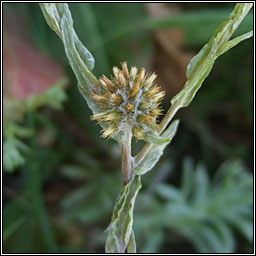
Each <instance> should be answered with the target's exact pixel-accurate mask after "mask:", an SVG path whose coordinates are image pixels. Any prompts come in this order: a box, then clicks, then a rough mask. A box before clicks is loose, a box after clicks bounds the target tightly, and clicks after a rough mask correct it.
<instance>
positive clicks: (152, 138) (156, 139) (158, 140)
mask: <svg viewBox="0 0 256 256" xmlns="http://www.w3.org/2000/svg"><path fill="white" fill-rule="evenodd" d="M144 140H145V141H147V142H150V143H153V144H156V145H162V144H164V143H168V142H170V141H171V138H169V137H167V138H166V137H163V136H160V135H158V134H156V133H153V132H147V133H145V134H144Z"/></svg>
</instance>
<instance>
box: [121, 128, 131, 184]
mask: <svg viewBox="0 0 256 256" xmlns="http://www.w3.org/2000/svg"><path fill="white" fill-rule="evenodd" d="M131 140H132V133H131V131H130V129H127V130H126V131H125V136H124V138H123V140H122V141H121V142H120V147H121V151H122V187H124V186H125V185H126V184H127V183H128V181H129V180H130V178H131V172H132V156H131Z"/></svg>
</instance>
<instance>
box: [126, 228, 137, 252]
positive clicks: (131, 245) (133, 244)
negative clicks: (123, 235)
mask: <svg viewBox="0 0 256 256" xmlns="http://www.w3.org/2000/svg"><path fill="white" fill-rule="evenodd" d="M127 253H136V241H135V234H134V231H133V230H132V233H131V236H130V240H129V243H128V246H127Z"/></svg>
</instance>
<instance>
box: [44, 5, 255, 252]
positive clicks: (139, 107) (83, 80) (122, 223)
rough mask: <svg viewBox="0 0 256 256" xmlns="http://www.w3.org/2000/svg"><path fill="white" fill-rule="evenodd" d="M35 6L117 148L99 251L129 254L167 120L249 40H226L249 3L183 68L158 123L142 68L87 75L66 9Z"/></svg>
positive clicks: (168, 133)
mask: <svg viewBox="0 0 256 256" xmlns="http://www.w3.org/2000/svg"><path fill="white" fill-rule="evenodd" d="M40 6H41V9H42V12H43V14H44V17H45V19H46V21H47V23H48V24H49V26H50V27H51V28H52V29H53V30H54V31H55V32H56V33H57V35H58V36H59V37H60V38H61V40H62V41H63V44H64V48H65V52H66V55H67V57H68V60H69V62H70V65H71V67H72V69H73V71H74V73H75V75H76V77H77V80H78V88H79V90H80V92H81V94H82V95H83V97H84V98H85V100H86V101H87V103H88V106H89V107H90V109H91V110H92V112H93V115H92V119H93V120H97V121H98V123H99V124H100V125H101V126H102V128H103V132H102V136H103V137H104V138H113V139H115V140H117V141H118V143H119V144H120V148H121V152H122V174H123V182H122V183H123V188H122V190H121V192H120V194H119V196H118V198H117V199H116V202H115V206H114V210H113V214H112V219H111V223H110V225H109V227H108V237H107V241H106V247H105V250H106V252H107V253H125V252H126V251H127V252H128V253H134V252H136V243H135V234H134V232H133V227H132V226H133V209H134V204H135V199H136V196H137V194H138V192H139V190H140V188H141V182H140V179H141V175H143V174H145V173H147V172H148V171H150V170H151V169H152V168H153V167H154V166H155V164H156V163H157V162H158V160H159V158H160V157H161V155H162V154H163V151H164V149H165V148H166V146H167V145H168V144H169V143H170V141H171V140H172V138H173V137H174V135H175V133H176V130H177V127H178V123H179V122H178V120H175V121H172V119H173V116H174V115H175V113H176V112H177V111H178V110H179V109H180V108H182V107H187V106H188V105H189V104H190V102H191V101H192V99H193V98H194V96H195V94H196V92H197V91H198V89H199V88H200V87H201V85H202V83H203V81H204V80H205V78H206V77H207V76H208V75H209V73H210V71H211V69H212V67H213V64H214V62H215V60H216V59H217V58H218V57H219V56H220V55H222V54H223V53H225V52H226V51H228V50H230V49H231V48H232V47H234V46H235V45H237V44H238V43H240V42H241V41H243V40H245V39H247V38H250V37H251V36H252V31H251V32H248V33H246V34H243V35H241V36H239V37H236V38H234V39H231V40H230V37H231V36H232V34H233V33H234V31H235V30H236V29H237V27H238V25H239V24H240V23H241V22H242V20H243V19H244V17H245V16H246V14H247V13H248V12H249V10H250V9H251V7H252V4H251V3H243V4H242V3H241V4H236V6H235V8H234V10H233V12H232V13H231V14H230V16H229V17H228V18H227V19H226V20H225V21H224V22H223V23H222V24H221V25H220V26H219V27H218V28H217V30H216V31H215V32H214V34H213V36H212V38H211V39H210V41H209V42H208V43H207V44H206V45H205V46H204V47H203V48H202V49H201V50H200V51H199V53H198V54H197V55H196V56H195V57H194V58H192V60H191V61H190V63H189V65H188V68H187V82H186V84H185V86H184V88H183V89H182V90H181V91H180V92H179V93H178V94H177V95H176V96H175V97H174V98H173V99H172V100H171V106H170V108H169V110H168V111H167V113H166V115H165V116H164V117H163V119H162V121H161V122H160V123H158V122H157V117H158V116H159V115H160V114H161V108H160V101H161V99H162V98H163V96H164V93H163V92H161V90H160V88H159V87H158V86H157V85H156V84H154V79H155V74H151V75H146V74H145V73H146V72H145V70H144V69H143V68H142V69H141V70H140V71H139V72H138V70H137V68H136V67H132V68H131V69H130V71H129V70H128V67H127V64H126V63H125V62H124V63H122V70H119V69H118V68H117V67H114V68H113V73H114V76H112V77H111V79H108V78H107V77H106V76H102V77H101V78H99V79H97V78H96V77H95V76H94V75H93V73H92V70H93V68H94V58H93V56H92V55H91V53H90V52H89V51H88V50H87V48H86V47H85V46H84V45H83V44H82V43H81V41H80V40H79V38H78V36H77V34H76V32H75V30H74V28H73V20H72V17H71V13H70V11H69V8H68V5H67V4H64V3H57V4H55V3H42V4H40ZM171 121H172V122H171ZM170 122H171V123H170ZM133 136H134V137H136V138H137V139H143V140H145V141H146V144H145V146H144V148H143V149H142V150H141V152H139V153H138V154H137V155H136V156H135V157H133V156H132V154H131V139H132V137H133Z"/></svg>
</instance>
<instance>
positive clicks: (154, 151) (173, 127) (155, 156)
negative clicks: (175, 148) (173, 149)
mask: <svg viewBox="0 0 256 256" xmlns="http://www.w3.org/2000/svg"><path fill="white" fill-rule="evenodd" d="M178 125H179V120H174V121H173V122H172V123H171V124H170V125H169V127H168V128H167V129H166V130H165V132H164V133H163V135H162V138H166V139H168V142H166V143H162V144H161V145H157V144H153V145H152V148H151V149H150V151H149V152H148V154H147V155H146V157H145V158H144V159H143V160H142V162H141V163H140V164H139V165H138V166H137V167H136V169H135V174H136V175H143V174H145V173H147V172H148V171H150V170H151V169H152V168H153V167H154V166H155V164H156V163H157V162H158V160H159V159H160V157H161V156H162V154H163V151H164V149H165V148H166V147H167V145H168V144H169V143H170V141H171V140H172V138H173V137H174V136H175V134H176V131H177V128H178Z"/></svg>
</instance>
